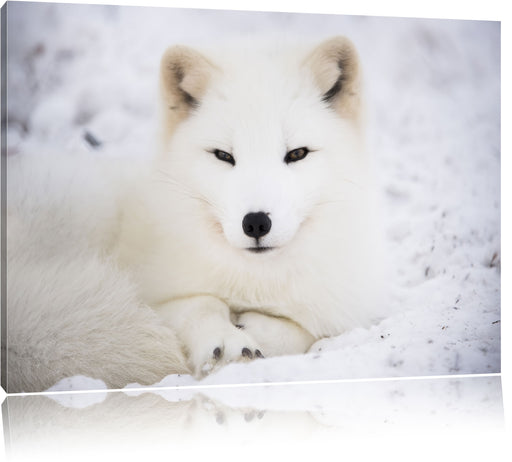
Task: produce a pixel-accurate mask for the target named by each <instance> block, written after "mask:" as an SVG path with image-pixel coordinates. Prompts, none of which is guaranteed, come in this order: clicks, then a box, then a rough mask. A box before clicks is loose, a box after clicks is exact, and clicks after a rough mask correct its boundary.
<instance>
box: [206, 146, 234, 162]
mask: <svg viewBox="0 0 512 462" xmlns="http://www.w3.org/2000/svg"><path fill="white" fill-rule="evenodd" d="M211 152H212V154H213V155H214V156H215V157H216V158H217V159H219V160H222V161H224V162H228V163H229V164H231V165H235V158H234V157H233V156H232V155H231V154H229V153H227V152H226V151H221V150H220V149H214V150H213V151H211Z"/></svg>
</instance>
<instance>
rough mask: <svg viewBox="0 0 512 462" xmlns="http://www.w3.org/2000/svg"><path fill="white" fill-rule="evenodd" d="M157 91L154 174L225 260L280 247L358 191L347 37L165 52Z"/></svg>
mask: <svg viewBox="0 0 512 462" xmlns="http://www.w3.org/2000/svg"><path fill="white" fill-rule="evenodd" d="M160 86H161V93H162V101H163V111H164V127H163V128H164V135H163V140H164V146H163V149H162V154H161V156H160V158H159V159H158V172H159V174H161V175H163V178H162V179H163V180H164V181H165V182H167V184H168V185H169V188H171V189H173V191H174V192H176V191H179V193H178V194H181V195H182V196H183V197H182V199H183V201H188V202H190V201H193V202H194V203H195V204H196V205H197V207H201V208H202V209H205V210H202V211H201V216H202V217H207V218H204V220H205V222H204V223H202V224H201V225H198V226H200V227H201V228H203V231H204V232H205V233H209V234H215V235H216V236H217V237H218V238H219V239H220V241H222V242H224V243H227V244H228V245H229V246H230V247H232V248H235V249H236V251H239V252H242V253H244V254H246V255H251V254H267V255H268V254H273V253H276V251H277V250H278V249H282V248H287V247H289V246H290V244H291V243H292V241H293V240H294V239H296V238H297V236H299V235H300V233H301V230H302V229H303V228H305V227H307V226H310V225H311V224H312V223H314V222H315V220H318V219H320V218H319V216H320V215H324V216H325V215H326V214H327V215H331V216H332V215H333V214H338V213H339V211H336V210H329V204H334V203H338V204H343V203H344V202H345V203H348V202H349V201H350V195H351V194H352V193H353V191H354V190H355V189H357V188H358V180H359V176H360V172H359V166H360V164H361V159H360V156H361V155H362V154H361V152H360V151H361V149H360V146H359V140H360V136H359V135H360V134H359V131H360V124H361V116H362V114H361V112H362V110H361V73H360V65H359V59H358V56H357V53H356V50H355V48H354V46H353V45H352V43H351V42H350V41H349V40H348V39H346V38H344V37H335V38H332V39H330V40H327V41H325V42H323V43H321V44H320V45H318V46H317V47H315V48H313V49H309V50H306V51H305V52H303V53H301V52H289V51H288V52H286V53H279V51H277V50H273V51H271V52H266V53H256V52H245V53H244V52H241V53H239V56H237V57H236V59H229V58H226V57H225V56H218V57H217V58H215V57H212V55H206V54H202V53H200V52H199V51H196V50H194V49H191V48H189V47H185V46H174V47H171V48H169V49H168V50H167V51H166V52H165V54H164V56H163V58H162V61H161V72H160ZM175 197H176V196H175ZM175 200H179V199H175ZM178 208H179V207H178ZM193 210H194V209H193V208H192V209H191V208H190V207H187V208H186V212H185V211H184V212H183V213H188V214H194V212H193ZM333 226H336V225H333ZM338 231H339V230H338Z"/></svg>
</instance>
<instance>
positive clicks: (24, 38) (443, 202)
mask: <svg viewBox="0 0 512 462" xmlns="http://www.w3.org/2000/svg"><path fill="white" fill-rule="evenodd" d="M8 11H9V26H10V27H9V31H8V33H9V36H8V38H9V41H8V53H9V68H8V79H9V86H8V91H9V93H8V96H9V98H8V110H9V126H8V152H9V154H10V155H15V154H16V153H17V152H22V151H33V150H38V151H39V152H41V153H42V154H41V155H44V152H45V151H51V150H55V148H56V147H57V148H59V149H61V150H63V151H66V150H69V151H71V150H73V149H85V150H90V151H91V155H110V156H144V155H146V156H147V155H151V154H152V152H153V150H154V145H155V142H154V137H153V134H154V132H155V130H156V127H157V118H156V112H157V111H156V107H157V91H158V85H157V75H158V65H159V60H160V56H161V54H162V52H163V51H164V50H165V48H166V47H167V46H169V45H171V44H176V43H184V44H188V45H192V46H193V45H194V44H199V45H200V44H202V43H208V44H209V45H212V44H214V43H215V41H216V40H218V41H219V43H221V42H222V41H236V40H238V39H240V38H242V37H243V38H247V37H249V38H252V37H254V38H255V39H257V38H260V37H263V38H266V39H268V38H269V37H271V36H285V37H287V38H293V37H301V36H302V38H303V36H304V35H307V39H308V40H311V41H314V40H322V39H324V38H327V37H330V36H333V35H339V34H342V35H346V36H348V37H349V38H350V39H351V40H352V41H353V42H354V43H355V45H356V46H357V48H358V50H359V52H360V55H361V58H362V61H363V66H364V67H363V69H364V71H365V79H366V91H367V106H368V108H367V109H368V138H369V140H368V141H369V146H370V148H371V150H372V151H373V155H374V158H375V162H376V170H377V172H378V178H379V187H380V190H381V192H382V212H383V213H382V215H383V219H384V220H385V227H386V240H387V242H388V244H389V247H390V249H391V255H392V259H393V263H394V267H395V268H396V270H395V272H396V274H395V275H394V277H393V278H392V280H393V283H392V287H390V289H391V292H392V294H393V297H392V305H393V308H394V309H395V314H393V315H392V316H391V317H389V318H387V319H385V320H384V321H383V322H382V323H380V324H379V325H376V326H373V327H371V328H369V329H355V330H353V331H350V332H346V333H345V334H343V335H340V336H339V337H336V338H330V339H324V340H321V341H319V342H317V343H316V344H315V345H314V347H313V348H312V352H311V353H309V354H306V355H302V356H295V357H280V358H271V359H270V358H269V359H265V360H258V361H254V362H253V363H248V364H231V365H229V366H227V367H225V368H223V369H221V370H219V371H218V372H217V373H215V374H212V375H210V376H209V377H207V378H206V379H204V380H203V381H202V382H201V383H202V384H223V383H248V382H276V381H277V382H282V381H291V380H323V379H343V378H370V377H403V376H417V375H441V374H473V373H493V372H500V258H501V257H500V25H499V23H493V22H483V21H452V20H422V19H394V18H377V17H358V16H327V15H306V14H287V13H246V12H227V11H206V10H177V9H159V8H134V7H115V6H88V5H65V4H60V5H58V4H34V3H33V4H30V3H11V4H9V5H8ZM85 138H88V139H89V140H90V141H89V142H87V141H86V140H85ZM95 141H98V142H99V143H101V145H100V146H98V147H97V148H96V149H94V148H93V147H92V144H94V143H95ZM193 384H197V382H196V381H195V380H194V379H193V378H191V377H188V376H177V375H175V376H168V377H167V378H165V379H164V380H163V381H162V382H161V383H159V384H156V385H158V386H175V385H193ZM133 386H135V385H133ZM56 387H57V388H55V389H69V388H70V387H71V388H73V389H79V388H84V389H91V388H102V387H101V386H98V384H97V383H96V382H95V381H91V380H88V379H84V378H80V377H77V378H74V379H72V380H71V381H70V382H69V383H65V384H60V385H57V386H56ZM62 387H64V388H62ZM130 387H131V386H130ZM130 387H129V388H130Z"/></svg>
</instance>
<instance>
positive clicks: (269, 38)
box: [2, 3, 501, 393]
mask: <svg viewBox="0 0 512 462" xmlns="http://www.w3.org/2000/svg"><path fill="white" fill-rule="evenodd" d="M3 8H4V12H3V14H4V15H5V17H6V21H7V26H8V28H7V36H6V38H7V55H6V56H7V62H6V64H7V67H6V76H5V77H6V78H4V82H3V84H5V85H6V87H5V88H6V92H7V96H8V98H7V102H5V101H4V102H3V104H6V106H5V109H6V119H5V125H4V129H5V134H6V137H5V138H6V140H5V143H4V144H5V145H4V146H3V148H4V149H3V152H2V156H3V164H2V166H3V180H5V184H6V191H5V195H4V197H3V198H2V199H3V201H4V205H5V210H6V212H5V220H3V229H2V232H3V233H4V237H5V242H6V246H5V248H4V250H5V252H4V255H3V257H4V258H3V263H4V267H3V268H2V277H3V278H4V285H5V288H6V290H5V291H4V292H5V295H4V298H3V305H2V310H3V319H5V321H6V322H5V323H4V326H3V327H4V331H3V339H2V342H3V343H2V346H3V355H2V361H3V364H2V369H3V370H2V372H3V373H2V386H3V387H4V388H5V389H6V390H7V391H8V392H10V393H20V392H39V391H47V390H50V391H51V390H54V391H55V390H79V389H105V388H113V389H123V388H126V387H130V388H131V387H137V386H180V385H202V384H204V385H218V384H242V383H268V382H289V381H303V380H330V379H364V378H382V377H410V376H432V375H458V374H481V373H495V372H500V321H501V318H500V261H501V251H500V245H501V244H500V207H501V204H500V23H498V22H486V21H477V20H474V21H458V20H435V19H429V20H427V19H407V18H380V17H363V16H342V15H320V14H299V13H266V12H238V11H221V10H199V9H173V8H143V7H123V6H101V5H73V4H50V3H38V4H36V3H7V5H5V6H4V7H3ZM3 122H4V121H3Z"/></svg>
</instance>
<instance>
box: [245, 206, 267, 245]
mask: <svg viewBox="0 0 512 462" xmlns="http://www.w3.org/2000/svg"><path fill="white" fill-rule="evenodd" d="M242 228H243V230H244V233H245V234H247V236H249V237H254V238H255V239H259V238H260V237H261V236H264V235H265V234H267V233H268V232H269V231H270V228H272V221H271V220H270V218H269V217H268V215H267V214H266V213H265V212H257V213H248V214H247V215H246V216H245V217H244V219H243V220H242Z"/></svg>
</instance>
